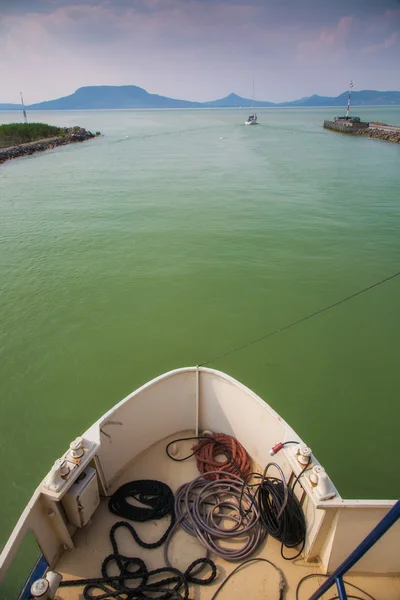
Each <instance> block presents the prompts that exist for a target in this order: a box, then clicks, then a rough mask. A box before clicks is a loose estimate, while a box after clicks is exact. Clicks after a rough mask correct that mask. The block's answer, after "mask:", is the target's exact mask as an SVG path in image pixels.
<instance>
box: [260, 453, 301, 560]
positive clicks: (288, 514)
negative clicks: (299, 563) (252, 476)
mask: <svg viewBox="0 0 400 600" xmlns="http://www.w3.org/2000/svg"><path fill="white" fill-rule="evenodd" d="M309 463H310V460H308V462H307V464H306V465H305V466H304V468H303V470H302V471H301V472H300V474H299V475H298V476H297V477H296V479H295V481H294V484H293V485H292V487H289V486H288V485H287V483H286V478H285V476H284V474H283V471H282V469H281V468H280V467H279V465H277V464H276V463H269V464H268V465H267V466H266V467H265V470H264V473H263V476H262V480H261V483H260V484H259V487H258V490H257V492H256V493H257V495H258V505H259V511H260V517H261V521H262V523H263V525H264V527H265V529H266V531H267V533H269V535H271V536H272V537H273V538H275V539H276V540H278V541H280V542H281V544H282V545H281V556H282V558H284V559H285V560H294V559H295V558H298V557H299V556H300V555H301V553H302V552H303V550H304V546H305V543H306V532H307V526H306V520H305V516H304V512H303V509H302V508H301V505H300V502H299V501H298V499H297V497H296V495H295V493H294V489H295V486H296V484H297V482H298V481H299V479H300V477H301V475H302V474H303V473H304V471H305V470H306V468H307V467H308V465H309ZM272 466H274V467H275V468H276V469H278V471H279V472H280V474H281V479H279V478H278V477H271V476H269V475H267V472H268V469H269V468H270V467H272ZM299 546H300V549H299V550H298V552H297V554H296V555H295V556H285V555H284V553H283V549H284V548H285V547H286V548H298V547H299Z"/></svg>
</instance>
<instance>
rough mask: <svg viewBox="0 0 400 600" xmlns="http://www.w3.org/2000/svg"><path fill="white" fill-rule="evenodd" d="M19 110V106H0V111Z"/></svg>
mask: <svg viewBox="0 0 400 600" xmlns="http://www.w3.org/2000/svg"><path fill="white" fill-rule="evenodd" d="M18 108H21V105H20V104H0V110H17V109H18Z"/></svg>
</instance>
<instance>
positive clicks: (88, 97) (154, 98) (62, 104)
mask: <svg viewBox="0 0 400 600" xmlns="http://www.w3.org/2000/svg"><path fill="white" fill-rule="evenodd" d="M351 104H352V106H353V107H354V106H400V91H388V92H380V91H377V90H362V91H359V92H354V91H353V93H352V97H351ZM346 105H347V92H343V93H342V94H340V95H339V96H335V97H329V96H318V95H316V94H314V95H313V96H309V97H307V98H300V99H299V100H293V101H291V102H280V103H275V102H267V101H263V100H257V101H255V102H253V101H252V100H250V99H249V98H242V97H241V96H238V95H237V94H234V93H232V94H229V96H226V97H225V98H220V99H219V100H213V101H211V102H189V101H187V100H178V99H175V98H167V97H166V96H159V95H158V94H149V93H148V92H146V90H144V89H143V88H141V87H138V86H136V85H122V86H111V85H99V86H87V87H81V88H79V89H78V90H76V92H74V93H73V94H71V95H70V96H65V97H63V98H58V99H56V100H48V101H46V102H39V103H36V104H31V105H30V106H27V107H26V108H27V109H28V110H90V109H112V108H114V109H117V108H240V107H243V108H250V107H256V108H257V107H263V106H267V107H268V106H278V107H279V106H293V107H296V106H299V107H301V106H340V107H343V109H344V108H345V107H346ZM20 109H21V106H20V105H19V104H0V110H20Z"/></svg>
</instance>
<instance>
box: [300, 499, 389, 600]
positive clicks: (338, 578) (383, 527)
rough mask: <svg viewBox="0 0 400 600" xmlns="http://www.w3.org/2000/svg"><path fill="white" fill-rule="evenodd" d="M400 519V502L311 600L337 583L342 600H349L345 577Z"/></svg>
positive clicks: (316, 598) (315, 599) (314, 599)
mask: <svg viewBox="0 0 400 600" xmlns="http://www.w3.org/2000/svg"><path fill="white" fill-rule="evenodd" d="M399 517H400V500H398V501H397V502H396V504H395V505H394V506H393V507H392V508H391V509H390V511H389V512H388V514H387V515H385V516H384V517H383V519H382V521H380V522H379V523H378V525H377V526H376V527H375V528H374V529H373V530H372V531H371V533H369V534H368V535H367V537H366V538H365V539H364V540H363V541H362V542H361V544H359V545H358V546H357V548H356V549H355V550H354V551H353V552H352V553H351V554H350V555H349V556H348V557H347V558H346V559H345V560H344V561H343V562H342V564H341V565H340V566H339V567H338V568H337V569H336V570H335V571H334V572H333V573H332V575H330V576H329V577H328V579H327V580H326V581H325V582H324V583H323V584H322V585H321V587H319V588H318V589H317V591H316V592H315V593H314V594H313V595H312V596H310V599H309V600H318V598H321V596H322V594H324V593H325V592H327V591H328V590H329V589H330V588H331V587H332V586H333V585H334V584H335V583H336V587H337V590H338V594H339V598H340V600H347V594H346V589H345V586H344V582H343V575H344V574H345V573H347V571H348V570H349V569H351V568H352V567H353V566H354V565H355V564H356V562H358V561H359V560H360V558H362V557H363V556H364V554H366V553H367V552H368V550H370V548H372V546H373V545H374V544H376V542H377V541H378V540H379V539H380V538H381V537H382V536H383V535H384V534H385V533H386V532H387V530H388V529H390V527H391V526H392V525H394V524H395V523H396V521H397V519H398V518H399Z"/></svg>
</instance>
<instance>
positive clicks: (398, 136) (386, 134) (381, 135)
mask: <svg viewBox="0 0 400 600" xmlns="http://www.w3.org/2000/svg"><path fill="white" fill-rule="evenodd" d="M357 134H358V135H366V136H368V137H372V138H377V139H379V140H386V141H388V142H397V143H400V129H393V130H389V129H380V128H374V127H369V128H368V129H364V130H360V131H357Z"/></svg>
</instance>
